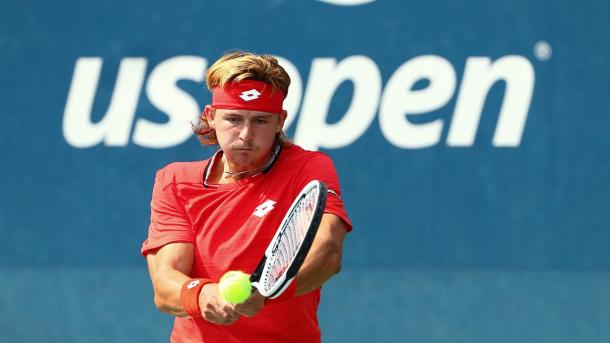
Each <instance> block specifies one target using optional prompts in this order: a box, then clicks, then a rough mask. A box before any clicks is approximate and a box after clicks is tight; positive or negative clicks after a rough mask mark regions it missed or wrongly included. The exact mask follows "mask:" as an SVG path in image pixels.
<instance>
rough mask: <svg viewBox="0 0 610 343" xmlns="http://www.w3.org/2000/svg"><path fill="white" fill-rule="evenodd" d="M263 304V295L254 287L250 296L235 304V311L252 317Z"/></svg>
mask: <svg viewBox="0 0 610 343" xmlns="http://www.w3.org/2000/svg"><path fill="white" fill-rule="evenodd" d="M264 306H265V297H264V296H262V295H261V294H260V293H259V292H258V290H257V289H256V288H255V289H254V292H252V294H250V297H249V298H248V299H246V301H244V302H243V303H241V304H237V305H235V312H237V313H239V314H241V315H243V316H246V317H253V316H254V315H256V314H257V313H259V312H260V311H261V310H262V309H263V307H264Z"/></svg>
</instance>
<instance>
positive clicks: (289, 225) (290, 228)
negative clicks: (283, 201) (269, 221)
mask: <svg viewBox="0 0 610 343" xmlns="http://www.w3.org/2000/svg"><path fill="white" fill-rule="evenodd" d="M318 195H319V190H318V188H312V189H311V190H310V191H309V192H308V193H306V194H305V195H304V196H303V198H301V201H299V203H298V204H297V205H296V206H295V207H294V208H293V211H292V212H291V213H290V216H289V218H288V220H287V221H286V222H285V223H284V229H283V231H282V233H281V236H280V237H279V240H278V242H277V244H278V245H277V250H276V251H275V253H274V254H273V255H272V259H273V260H272V261H269V262H270V263H269V268H268V269H267V272H266V273H264V275H263V277H262V278H261V283H262V284H263V286H264V288H265V289H266V290H269V289H271V288H273V287H274V286H275V284H276V283H277V281H278V279H279V278H280V277H281V276H282V275H284V272H285V271H286V269H287V268H288V267H289V266H290V264H291V263H292V260H293V259H294V257H295V256H296V254H297V253H298V250H299V248H300V247H301V245H302V243H303V240H304V239H305V234H306V233H307V229H308V228H309V224H310V223H311V219H312V217H313V212H314V210H315V208H316V202H317V198H318Z"/></svg>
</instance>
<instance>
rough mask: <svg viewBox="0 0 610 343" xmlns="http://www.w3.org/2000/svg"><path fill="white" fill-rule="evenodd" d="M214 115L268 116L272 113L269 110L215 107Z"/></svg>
mask: <svg viewBox="0 0 610 343" xmlns="http://www.w3.org/2000/svg"><path fill="white" fill-rule="evenodd" d="M216 115H220V116H222V115H237V116H240V117H270V116H272V115H273V113H270V112H260V111H251V110H231V109H224V108H217V109H216Z"/></svg>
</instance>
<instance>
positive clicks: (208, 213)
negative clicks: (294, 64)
mask: <svg viewBox="0 0 610 343" xmlns="http://www.w3.org/2000/svg"><path fill="white" fill-rule="evenodd" d="M207 85H208V88H209V89H210V91H211V92H212V104H211V105H208V106H206V107H205V109H204V111H203V113H202V115H201V118H200V123H199V125H197V126H195V127H194V131H195V133H196V134H197V135H198V136H199V138H200V141H201V142H202V143H203V144H207V145H219V147H220V149H219V150H218V151H217V152H216V153H215V154H214V155H213V156H212V157H211V158H209V159H208V160H205V161H199V162H188V163H172V164H170V165H168V166H166V167H164V168H163V169H161V170H159V171H158V172H157V175H156V179H155V185H154V188H153V195H152V202H151V223H150V227H149V233H148V239H147V240H146V241H145V242H144V244H143V246H142V254H143V255H144V256H145V257H146V260H147V262H148V267H149V271H150V277H151V280H152V284H153V288H154V291H155V304H156V306H157V308H158V309H159V310H160V311H163V312H166V313H169V314H171V315H173V316H175V317H176V319H175V322H174V329H173V331H172V335H171V341H172V342H222V343H229V342H249V343H252V342H319V341H320V330H319V327H318V322H317V308H318V303H319V301H320V287H321V286H322V284H324V282H326V281H327V280H328V279H330V278H331V277H332V275H334V274H336V273H337V272H338V271H339V269H340V266H341V252H342V246H343V240H344V237H345V234H346V232H348V231H350V230H351V223H350V221H349V219H348V217H347V214H346V212H345V209H344V207H343V202H342V200H341V196H340V194H341V190H340V186H339V180H338V178H337V175H336V172H335V168H334V166H333V163H332V161H331V159H330V158H329V157H328V156H326V155H324V154H322V153H320V152H312V151H306V150H303V149H302V148H300V147H298V146H296V145H294V144H292V143H290V142H289V141H288V140H287V139H286V138H285V137H284V135H283V133H282V128H283V125H284V121H285V119H286V116H287V113H286V111H284V110H283V109H282V103H283V100H284V99H285V97H286V95H287V92H288V87H289V85H290V78H289V76H288V74H287V73H286V71H285V70H284V69H283V68H282V67H281V66H280V65H279V64H278V63H277V60H276V59H274V58H273V57H271V56H268V55H255V54H251V53H246V52H237V53H231V54H227V55H225V56H223V57H222V58H220V59H219V60H218V61H217V62H216V63H214V65H212V66H211V67H210V69H209V71H208V74H207ZM314 179H317V180H321V181H323V182H324V183H325V184H326V185H327V186H328V188H329V195H328V199H327V203H326V208H325V210H324V212H325V213H324V215H323V217H322V223H321V224H320V227H319V229H318V233H317V235H316V238H315V240H314V243H313V245H312V248H311V250H310V252H309V254H308V255H307V258H306V259H305V262H304V264H303V266H302V267H301V269H300V271H299V273H298V275H297V277H296V279H295V281H294V282H293V283H292V284H291V286H290V287H289V288H288V289H287V290H286V291H285V292H284V293H283V294H282V295H281V296H280V297H279V298H277V299H273V300H270V299H265V298H264V297H263V296H261V295H260V294H259V293H258V292H256V291H255V292H254V293H253V294H252V295H251V296H250V298H249V299H248V300H246V302H244V303H242V304H238V305H232V304H229V303H227V302H225V301H224V300H223V299H222V298H221V297H220V296H219V293H218V284H217V282H218V280H219V279H220V277H221V276H222V275H223V274H224V273H225V272H227V271H229V270H241V271H244V272H246V273H252V272H253V271H254V269H255V267H256V265H257V264H258V262H259V261H260V259H261V257H262V256H263V254H264V251H265V249H266V247H267V244H268V243H269V242H270V241H271V238H272V237H273V235H274V233H275V231H276V230H277V228H278V226H279V224H280V222H281V220H282V218H283V216H284V215H285V213H286V212H287V210H288V208H289V207H290V205H291V203H292V201H293V200H294V198H295V197H296V195H297V194H298V193H299V191H300V190H301V189H302V188H303V186H305V185H306V184H307V183H308V182H309V181H311V180H314Z"/></svg>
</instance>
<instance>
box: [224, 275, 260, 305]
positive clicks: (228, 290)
mask: <svg viewBox="0 0 610 343" xmlns="http://www.w3.org/2000/svg"><path fill="white" fill-rule="evenodd" d="M218 291H219V292H220V295H221V296H222V297H223V298H224V299H225V300H226V301H228V302H230V303H232V304H239V303H242V302H244V301H246V299H248V297H250V293H252V284H251V283H250V276H249V275H248V274H246V273H243V272H240V271H229V272H226V273H225V275H223V276H222V278H220V282H219V283H218Z"/></svg>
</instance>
